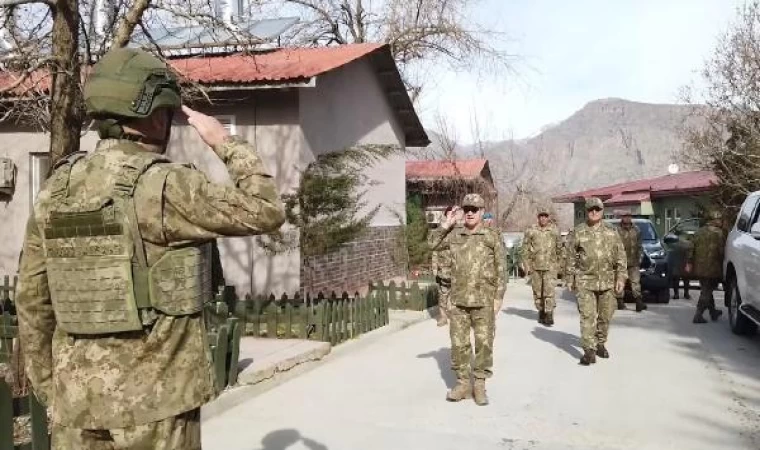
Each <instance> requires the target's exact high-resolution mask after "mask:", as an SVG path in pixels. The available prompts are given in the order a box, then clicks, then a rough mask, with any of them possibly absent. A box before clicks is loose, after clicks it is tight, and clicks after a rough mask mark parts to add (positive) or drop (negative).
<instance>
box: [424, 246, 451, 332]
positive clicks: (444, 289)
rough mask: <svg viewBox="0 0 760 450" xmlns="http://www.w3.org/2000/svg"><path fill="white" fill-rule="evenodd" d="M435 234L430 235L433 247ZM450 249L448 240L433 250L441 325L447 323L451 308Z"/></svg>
mask: <svg viewBox="0 0 760 450" xmlns="http://www.w3.org/2000/svg"><path fill="white" fill-rule="evenodd" d="M435 236H436V235H435V234H433V233H431V234H430V235H429V236H428V244H429V245H430V247H431V248H433V245H434V239H435ZM448 250H449V245H448V242H442V243H441V245H439V246H438V247H437V248H435V249H434V250H433V254H432V267H433V274H434V275H435V282H436V285H437V287H438V309H439V311H440V312H439V314H440V317H439V321H438V324H439V325H441V326H443V325H446V322H447V320H448V311H449V309H450V308H451V304H450V297H451V256H450V255H449V252H448Z"/></svg>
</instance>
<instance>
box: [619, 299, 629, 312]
mask: <svg viewBox="0 0 760 450" xmlns="http://www.w3.org/2000/svg"><path fill="white" fill-rule="evenodd" d="M618 309H619V310H624V309H628V308H626V307H625V300H623V299H622V298H621V299H618Z"/></svg>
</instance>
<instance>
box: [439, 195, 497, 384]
mask: <svg viewBox="0 0 760 450" xmlns="http://www.w3.org/2000/svg"><path fill="white" fill-rule="evenodd" d="M483 205H484V202H483V199H482V198H481V197H480V196H479V195H476V194H469V195H467V196H465V199H464V201H463V203H462V206H463V207H466V206H475V207H479V208H483ZM433 244H434V246H433V248H437V247H439V245H443V246H445V245H448V246H449V249H448V251H447V252H448V254H449V257H450V258H451V274H452V287H451V297H450V298H451V300H450V301H451V309H450V310H449V320H450V325H449V332H450V336H451V363H452V364H451V365H452V369H453V370H454V372H455V373H456V376H457V379H458V380H459V381H460V383H461V384H463V385H466V386H469V385H470V374H472V375H473V376H474V378H475V379H476V383H477V382H478V380H481V381H482V380H485V379H486V378H489V377H491V375H492V370H491V369H492V366H493V341H494V336H495V332H496V330H495V324H494V315H495V309H496V308H497V307H499V306H500V305H501V301H502V299H503V297H504V293H505V291H506V282H505V268H504V262H505V250H504V242H503V241H502V239H501V236H500V234H499V233H498V232H497V231H496V230H494V229H492V228H487V227H485V226H483V225H482V224H481V225H480V226H479V227H477V228H476V229H474V230H468V229H467V228H466V227H456V228H454V229H453V231H450V232H449V230H446V229H439V230H436V231H435V232H434V238H433ZM495 302H498V303H495ZM470 330H473V331H474V335H475V360H474V361H475V364H474V366H472V367H471V359H472V346H471V343H470Z"/></svg>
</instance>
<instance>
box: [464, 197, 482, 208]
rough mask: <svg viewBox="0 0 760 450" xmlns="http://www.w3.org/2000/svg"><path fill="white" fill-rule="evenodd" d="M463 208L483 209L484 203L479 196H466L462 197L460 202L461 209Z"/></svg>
mask: <svg viewBox="0 0 760 450" xmlns="http://www.w3.org/2000/svg"><path fill="white" fill-rule="evenodd" d="M465 206H472V207H475V208H485V207H486V202H485V200H483V197H481V196H480V194H467V195H465V196H464V200H462V207H465Z"/></svg>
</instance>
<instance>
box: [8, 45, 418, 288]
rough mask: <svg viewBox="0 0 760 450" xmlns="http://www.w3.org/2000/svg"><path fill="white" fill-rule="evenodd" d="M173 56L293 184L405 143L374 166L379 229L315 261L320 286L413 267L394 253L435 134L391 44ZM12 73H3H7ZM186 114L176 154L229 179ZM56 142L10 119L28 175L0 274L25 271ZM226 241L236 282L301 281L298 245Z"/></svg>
mask: <svg viewBox="0 0 760 450" xmlns="http://www.w3.org/2000/svg"><path fill="white" fill-rule="evenodd" d="M169 62H170V64H171V65H172V66H173V67H174V69H175V70H176V71H177V72H178V73H179V74H181V76H183V77H184V79H185V80H189V81H190V82H193V83H197V84H200V85H202V86H204V87H205V88H206V92H207V93H208V95H209V97H210V100H211V102H210V103H209V102H205V101H198V102H196V103H193V104H192V105H193V106H194V107H195V108H197V109H199V110H200V111H201V112H203V113H206V114H210V115H214V116H216V117H217V118H218V119H220V120H221V121H222V122H223V123H224V124H225V125H226V126H228V127H229V129H230V131H231V132H232V133H234V134H238V135H240V136H243V137H244V138H246V139H247V140H248V141H249V142H250V143H252V144H253V145H254V146H255V147H256V148H257V150H258V152H259V154H260V155H261V158H262V160H263V162H264V165H265V166H266V167H267V169H268V170H269V172H270V173H271V174H272V175H273V176H274V179H275V181H276V183H277V185H278V188H279V190H280V192H281V193H282V194H286V193H289V192H292V191H293V190H294V189H295V188H297V186H298V185H299V182H300V175H301V173H302V172H303V170H305V169H306V167H307V166H308V164H309V163H311V162H312V161H314V160H315V158H316V157H317V156H319V155H322V154H325V153H329V152H334V151H338V150H341V149H344V148H347V147H351V146H356V145H361V144H378V145H392V146H398V148H399V152H398V154H397V155H395V156H393V157H391V158H389V159H386V160H383V161H380V162H378V163H377V164H375V165H374V166H371V167H367V168H366V170H365V175H367V177H368V178H369V179H370V180H373V181H374V182H373V183H371V185H369V186H367V187H366V194H365V196H364V200H365V201H366V211H371V210H373V209H374V208H375V207H377V206H378V205H380V206H381V208H380V210H379V212H378V213H377V215H376V216H375V217H374V219H373V221H372V223H371V228H370V232H369V233H367V235H366V236H364V237H362V238H361V239H360V240H358V241H356V242H352V243H351V244H350V245H346V246H345V248H343V249H342V250H341V251H339V252H338V253H337V254H333V255H325V256H324V257H318V258H315V259H316V260H315V261H312V262H311V264H310V266H311V267H313V268H315V272H316V273H317V279H316V280H314V285H313V288H314V289H315V290H318V289H329V290H332V289H335V290H342V289H358V288H360V287H363V286H366V285H367V283H368V282H370V281H376V280H382V279H387V278H392V277H396V276H399V275H402V274H404V267H403V266H400V265H399V263H397V262H396V261H395V259H394V252H395V249H396V248H397V244H396V240H397V232H398V230H399V227H400V223H399V217H402V218H403V217H405V200H406V197H405V191H404V178H403V173H404V172H403V170H404V162H405V157H404V149H405V147H406V146H407V145H409V146H422V147H424V146H426V145H427V144H428V143H429V140H428V137H427V134H426V133H425V130H424V128H423V127H422V125H421V123H420V120H419V118H418V116H417V113H416V112H415V110H414V107H413V105H412V102H411V100H410V98H409V96H408V94H407V91H406V88H405V86H404V83H403V81H402V79H401V76H400V74H399V71H398V68H397V66H396V64H395V62H394V60H393V57H392V56H391V52H390V49H389V47H388V46H387V45H381V44H356V45H343V46H335V47H327V48H279V49H275V50H270V51H265V52H252V53H247V54H240V53H238V54H221V55H216V54H213V55H199V56H183V57H179V58H173V59H171V60H170V61H169ZM1 75H3V74H2V73H0V82H1V81H2V80H3V79H4V78H5V79H6V80H7V77H2V76H1ZM6 75H7V74H6ZM48 84H49V83H48ZM41 86H42V85H41V84H40V85H38V86H37V88H38V89H43V87H41ZM15 94H16V95H18V93H15ZM2 101H6V102H9V101H14V100H13V99H8V98H6V99H2V98H0V102H2ZM179 116H180V115H178V118H177V123H176V124H175V127H174V128H173V129H172V136H171V142H170V144H169V147H168V151H167V154H168V155H169V157H171V158H172V159H174V160H175V161H178V162H187V163H193V164H195V166H196V167H198V168H199V169H201V170H203V171H204V172H205V173H206V174H207V175H208V177H209V178H210V179H211V180H212V181H216V182H221V183H227V182H229V181H230V180H229V177H228V175H227V170H226V168H225V166H224V164H223V163H222V162H221V161H220V160H219V158H218V157H216V155H214V153H213V152H212V151H210V150H209V149H208V148H207V146H206V145H205V144H204V143H203V142H202V141H201V140H200V138H199V137H198V136H197V135H196V133H195V132H194V130H192V129H191V128H190V127H189V126H188V125H187V123H186V122H184V120H183V119H182V118H180V117H179ZM96 141H97V136H96V134H95V133H94V132H88V133H87V134H86V135H85V136H84V138H83V139H82V144H81V148H82V149H83V150H86V151H90V150H92V149H93V148H94V146H95V142H96ZM48 148H49V135H47V134H45V133H41V132H39V131H37V130H35V129H32V128H29V127H24V126H21V125H18V124H15V123H13V122H10V121H6V122H4V123H0V157H5V158H7V160H9V161H11V162H12V163H13V168H12V169H13V171H14V173H15V174H16V177H15V186H14V188H13V191H12V193H11V195H5V196H2V197H0V218H2V222H3V231H2V233H0V275H2V274H8V275H12V274H14V273H15V272H16V271H17V266H18V258H19V252H20V250H21V246H22V240H23V236H24V228H25V224H26V221H27V218H28V217H29V214H30V211H31V206H32V204H33V203H34V201H35V199H36V195H37V192H38V191H39V189H40V187H41V185H42V183H43V182H44V180H45V177H46V174H47V171H48V168H49V155H48ZM399 215H400V216H399ZM291 232H292V230H291ZM219 249H220V257H221V261H222V266H223V268H224V274H225V280H226V282H227V283H228V284H230V285H233V286H235V287H236V288H237V291H238V293H240V294H245V293H249V292H251V293H254V294H269V293H275V294H277V295H279V294H281V293H283V292H288V293H292V292H296V291H297V290H298V289H299V287H301V282H302V271H303V266H304V265H303V261H302V258H301V255H300V251H298V250H295V251H293V252H290V253H288V254H280V255H275V256H272V255H270V254H269V253H268V252H267V251H265V249H264V248H263V247H262V245H261V241H260V238H259V237H253V238H239V237H235V238H224V239H220V240H219Z"/></svg>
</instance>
